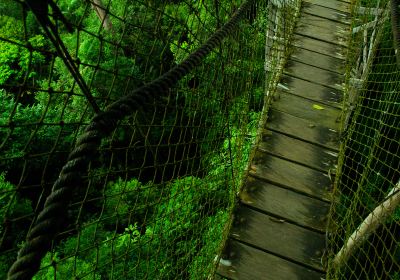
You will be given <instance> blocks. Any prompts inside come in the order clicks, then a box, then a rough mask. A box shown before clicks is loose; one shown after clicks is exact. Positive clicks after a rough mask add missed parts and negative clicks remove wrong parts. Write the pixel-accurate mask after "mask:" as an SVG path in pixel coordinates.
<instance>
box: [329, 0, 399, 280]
mask: <svg viewBox="0 0 400 280" xmlns="http://www.w3.org/2000/svg"><path fill="white" fill-rule="evenodd" d="M391 2H392V3H391ZM396 2H398V1H385V0H381V1H379V0H374V1H352V4H351V16H352V26H351V27H352V30H351V35H350V41H349V49H348V56H347V71H346V83H345V89H346V90H345V94H346V100H345V109H346V110H345V114H344V118H343V120H344V122H343V128H344V135H343V142H342V149H341V156H340V160H339V169H338V174H337V178H336V188H335V193H334V199H333V205H332V209H331V213H330V218H331V225H330V228H329V231H330V232H329V236H328V241H329V246H330V248H329V249H330V256H331V258H330V259H331V262H330V266H329V269H328V278H329V279H393V280H394V279H400V207H399V202H400V193H399V190H400V181H399V180H400V152H399V144H400V128H399V122H400V118H399V116H400V95H399V89H400V87H399V86H400V83H399V82H400V79H399V78H400V75H399V74H400V68H399V64H398V63H397V62H396V52H397V50H395V49H396V48H397V45H398V44H394V39H393V32H394V33H398V32H399V27H400V25H399V22H395V24H394V25H393V26H392V24H391V23H392V16H391V15H394V17H393V20H394V21H398V17H397V19H396V13H398V12H399V6H398V3H396ZM391 4H392V5H393V6H392V9H391ZM392 27H394V28H392ZM399 62H400V61H399Z"/></svg>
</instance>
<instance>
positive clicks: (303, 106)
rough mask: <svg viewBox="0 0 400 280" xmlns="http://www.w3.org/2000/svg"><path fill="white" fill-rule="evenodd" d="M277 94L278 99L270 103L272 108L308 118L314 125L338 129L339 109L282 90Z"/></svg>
mask: <svg viewBox="0 0 400 280" xmlns="http://www.w3.org/2000/svg"><path fill="white" fill-rule="evenodd" d="M277 96H279V99H277V101H275V102H274V103H273V104H272V107H273V108H274V109H276V110H279V111H281V112H285V113H288V114H291V115H292V116H295V117H298V118H302V119H304V120H308V121H309V122H313V123H314V124H315V125H322V126H325V127H328V128H331V129H333V130H335V131H338V130H339V129H340V124H339V121H338V118H339V116H340V113H341V110H340V109H337V108H334V107H330V106H325V105H324V104H321V103H317V102H314V101H311V100H308V99H305V98H302V97H299V96H296V95H293V94H290V93H286V92H284V91H279V92H278V95H277ZM276 121H279V120H276Z"/></svg>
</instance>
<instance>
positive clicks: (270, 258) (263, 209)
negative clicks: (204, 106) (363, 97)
mask: <svg viewBox="0 0 400 280" xmlns="http://www.w3.org/2000/svg"><path fill="white" fill-rule="evenodd" d="M348 6H349V4H348V3H346V2H340V1H319V2H318V1H304V2H303V6H302V8H301V10H300V17H299V21H298V24H297V26H296V27H295V29H294V38H293V39H292V49H291V50H290V52H291V54H290V55H289V57H288V61H287V63H286V66H285V68H284V70H283V75H282V77H281V79H280V80H279V81H278V83H279V84H278V88H277V91H276V92H275V98H274V99H275V101H273V103H272V105H271V107H270V110H269V112H268V118H267V121H266V123H265V124H263V126H262V129H261V136H260V137H261V140H260V143H259V144H258V146H257V147H256V148H255V151H254V153H255V156H254V158H253V161H252V163H251V165H250V168H249V174H248V176H247V178H246V179H245V183H244V187H243V189H242V191H241V193H240V194H239V198H240V205H239V206H238V208H237V209H236V211H235V212H234V221H233V227H232V229H231V233H230V239H229V240H228V243H227V247H226V248H225V252H224V257H225V258H226V259H227V260H230V261H229V262H228V264H229V265H224V264H225V262H224V260H225V259H223V261H222V262H221V264H220V266H219V272H220V275H223V276H225V277H227V278H228V279H324V278H325V277H326V276H325V269H324V265H325V264H324V261H326V259H325V260H324V255H325V253H326V251H325V250H326V234H327V233H326V230H327V221H328V219H327V215H328V212H329V208H330V201H331V199H332V188H333V183H334V173H335V171H334V170H336V165H337V156H338V152H339V139H340V125H339V119H340V115H341V109H340V101H341V100H342V98H343V97H342V84H343V82H344V77H343V69H344V64H345V59H344V57H345V49H346V35H347V33H348V29H349V28H350V25H349V22H348V17H349V9H348Z"/></svg>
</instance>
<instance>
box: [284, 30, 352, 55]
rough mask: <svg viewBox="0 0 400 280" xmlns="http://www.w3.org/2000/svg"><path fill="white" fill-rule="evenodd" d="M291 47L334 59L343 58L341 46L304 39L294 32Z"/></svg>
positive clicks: (313, 39) (308, 38)
mask: <svg viewBox="0 0 400 280" xmlns="http://www.w3.org/2000/svg"><path fill="white" fill-rule="evenodd" d="M325 32H326V31H325ZM292 45H293V46H295V47H296V46H297V47H302V48H304V49H308V50H311V51H314V52H318V53H321V54H324V55H328V56H332V57H336V58H341V59H344V58H345V56H344V54H343V47H342V46H339V45H336V44H331V43H328V42H324V41H321V40H317V39H315V38H310V37H305V36H302V35H300V34H297V33H296V31H295V32H294V35H293V41H292Z"/></svg>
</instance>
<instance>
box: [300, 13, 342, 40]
mask: <svg viewBox="0 0 400 280" xmlns="http://www.w3.org/2000/svg"><path fill="white" fill-rule="evenodd" d="M349 28H350V27H349V26H348V25H344V24H341V23H338V22H335V21H329V20H325V19H323V18H320V17H317V16H313V15H311V14H303V15H302V17H301V18H300V20H299V22H298V23H297V28H296V34H300V35H304V36H307V37H311V38H314V39H317V40H321V41H325V42H328V43H330V44H337V45H340V46H343V47H347V44H348V43H347V42H346V41H345V38H346V37H347V35H348V33H349Z"/></svg>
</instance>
